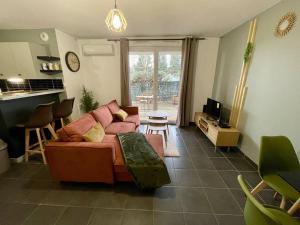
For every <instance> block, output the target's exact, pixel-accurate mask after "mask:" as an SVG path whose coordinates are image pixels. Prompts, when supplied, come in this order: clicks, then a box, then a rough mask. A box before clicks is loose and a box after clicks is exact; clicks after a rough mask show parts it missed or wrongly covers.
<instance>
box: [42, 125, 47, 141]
mask: <svg viewBox="0 0 300 225" xmlns="http://www.w3.org/2000/svg"><path fill="white" fill-rule="evenodd" d="M41 133H42V138H43V141H44V143H45V144H46V142H47V138H46V135H45V132H44V128H41Z"/></svg>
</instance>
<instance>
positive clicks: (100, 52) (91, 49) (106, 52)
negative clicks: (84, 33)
mask: <svg viewBox="0 0 300 225" xmlns="http://www.w3.org/2000/svg"><path fill="white" fill-rule="evenodd" d="M82 54H83V55H85V56H112V55H114V54H115V49H114V46H113V44H84V45H82Z"/></svg>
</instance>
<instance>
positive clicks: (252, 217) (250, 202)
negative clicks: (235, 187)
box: [238, 175, 300, 225]
mask: <svg viewBox="0 0 300 225" xmlns="http://www.w3.org/2000/svg"><path fill="white" fill-rule="evenodd" d="M238 181H239V183H240V186H241V188H242V190H243V191H244V193H245V195H246V197H247V200H246V204H245V208H244V219H245V222H246V225H299V224H300V223H299V222H298V221H297V220H296V219H294V218H293V217H291V216H290V215H289V214H287V213H286V212H285V211H283V210H282V209H280V208H278V207H274V206H268V205H262V204H261V203H259V202H258V201H257V200H256V199H255V198H254V196H253V195H252V194H251V193H250V191H249V190H248V187H247V186H246V183H245V182H244V179H243V177H242V175H239V176H238Z"/></svg>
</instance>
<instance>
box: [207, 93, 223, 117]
mask: <svg viewBox="0 0 300 225" xmlns="http://www.w3.org/2000/svg"><path fill="white" fill-rule="evenodd" d="M221 108H222V104H221V103H220V102H218V101H216V100H213V99H211V98H207V103H206V113H207V114H208V115H209V116H211V117H212V118H213V119H219V118H220V117H221Z"/></svg>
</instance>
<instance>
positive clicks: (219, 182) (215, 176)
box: [197, 170, 227, 188]
mask: <svg viewBox="0 0 300 225" xmlns="http://www.w3.org/2000/svg"><path fill="white" fill-rule="evenodd" d="M197 172H198V175H199V178H200V180H201V182H202V185H203V187H215V188H225V187H227V186H226V184H225V183H224V181H223V179H222V178H221V176H220V175H219V173H218V172H217V171H212V170H198V171H197Z"/></svg>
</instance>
